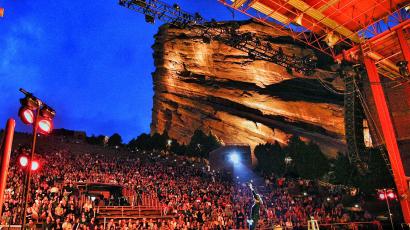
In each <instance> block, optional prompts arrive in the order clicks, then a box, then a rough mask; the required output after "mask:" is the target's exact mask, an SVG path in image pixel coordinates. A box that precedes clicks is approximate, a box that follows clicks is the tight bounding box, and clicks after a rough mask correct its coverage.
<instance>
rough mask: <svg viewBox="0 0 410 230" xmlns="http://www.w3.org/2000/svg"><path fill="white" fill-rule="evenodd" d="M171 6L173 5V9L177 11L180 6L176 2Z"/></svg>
mask: <svg viewBox="0 0 410 230" xmlns="http://www.w3.org/2000/svg"><path fill="white" fill-rule="evenodd" d="M172 7H174V9H175V10H177V11H180V10H181V7H180V6H179V5H178V4H176V3H175V4H174V5H173V6H172Z"/></svg>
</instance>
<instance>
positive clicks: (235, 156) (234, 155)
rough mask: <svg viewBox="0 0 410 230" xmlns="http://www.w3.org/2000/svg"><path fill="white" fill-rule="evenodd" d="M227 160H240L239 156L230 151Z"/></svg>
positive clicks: (234, 161)
mask: <svg viewBox="0 0 410 230" xmlns="http://www.w3.org/2000/svg"><path fill="white" fill-rule="evenodd" d="M229 160H230V161H231V162H232V163H234V164H238V163H239V162H240V157H239V155H238V154H237V153H231V154H230V155H229Z"/></svg>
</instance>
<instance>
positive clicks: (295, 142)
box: [286, 137, 329, 179]
mask: <svg viewBox="0 0 410 230" xmlns="http://www.w3.org/2000/svg"><path fill="white" fill-rule="evenodd" d="M286 151H287V152H288V153H289V155H290V157H291V158H292V159H293V160H292V161H293V162H294V169H295V172H296V173H297V174H298V175H299V176H300V177H302V178H306V179H319V178H321V177H322V176H323V175H324V174H325V173H327V172H328V170H329V160H328V159H327V158H326V156H325V155H324V154H323V153H322V151H321V150H320V148H319V146H317V145H316V144H314V143H312V142H310V143H308V144H306V143H304V142H303V141H301V140H300V139H299V138H298V137H292V138H291V140H290V141H289V145H288V148H287V150H286Z"/></svg>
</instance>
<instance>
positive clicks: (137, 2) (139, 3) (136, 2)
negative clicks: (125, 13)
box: [132, 0, 147, 8]
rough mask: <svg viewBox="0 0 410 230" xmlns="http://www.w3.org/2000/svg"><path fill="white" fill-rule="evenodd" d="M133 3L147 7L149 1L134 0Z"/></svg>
mask: <svg viewBox="0 0 410 230" xmlns="http://www.w3.org/2000/svg"><path fill="white" fill-rule="evenodd" d="M132 3H134V4H135V5H137V6H140V7H143V8H145V7H147V2H146V1H145V0H133V1H132Z"/></svg>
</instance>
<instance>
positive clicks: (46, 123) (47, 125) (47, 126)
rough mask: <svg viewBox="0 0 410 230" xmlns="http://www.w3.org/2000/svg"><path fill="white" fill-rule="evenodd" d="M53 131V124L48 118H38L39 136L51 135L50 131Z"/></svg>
mask: <svg viewBox="0 0 410 230" xmlns="http://www.w3.org/2000/svg"><path fill="white" fill-rule="evenodd" d="M52 129H53V124H52V122H51V120H50V119H49V118H43V117H42V118H40V121H39V122H38V132H39V133H41V134H44V135H46V134H49V133H51V130H52Z"/></svg>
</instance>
